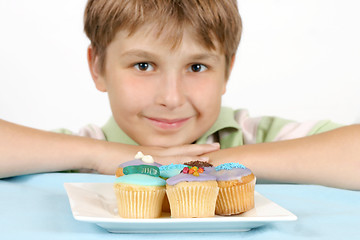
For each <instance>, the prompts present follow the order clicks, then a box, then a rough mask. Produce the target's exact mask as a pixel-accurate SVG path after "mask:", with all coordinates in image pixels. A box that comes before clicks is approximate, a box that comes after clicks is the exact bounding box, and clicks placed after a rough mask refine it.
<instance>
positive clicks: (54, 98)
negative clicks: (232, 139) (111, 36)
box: [0, 0, 360, 130]
mask: <svg viewBox="0 0 360 240" xmlns="http://www.w3.org/2000/svg"><path fill="white" fill-rule="evenodd" d="M85 3H86V1H85V0H77V1H73V0H58V1H55V0H53V1H47V0H32V1H26V0H16V1H10V0H0V34H1V35H0V118H1V119H5V120H8V121H12V122H15V123H19V124H23V125H26V126H31V127H35V128H40V129H53V128H58V127H66V128H69V129H71V130H77V129H78V128H80V127H81V126H83V125H86V124H87V123H95V124H98V125H100V126H101V125H102V124H103V123H104V122H105V121H106V120H107V119H108V117H109V116H110V114H111V113H110V108H109V106H108V103H107V96H106V94H104V93H100V92H98V91H97V90H96V89H95V87H94V85H93V83H92V80H91V77H90V74H89V72H88V66H87V62H86V48H87V45H88V44H89V41H88V40H87V38H86V36H85V34H84V33H83V30H82V27H83V24H82V17H83V11H84V6H85ZM239 8H240V13H241V15H242V18H243V23H244V31H243V38H242V42H241V44H240V48H239V52H238V55H237V59H236V63H235V67H234V71H233V73H232V75H231V78H230V82H229V85H228V89H227V93H226V94H225V96H224V99H223V105H227V106H231V107H234V108H247V109H249V111H250V114H251V115H252V116H259V115H276V116H281V117H284V118H289V119H294V120H298V121H304V120H310V119H331V120H333V121H336V122H339V123H343V124H351V123H355V122H360V94H359V90H360V44H359V43H360V14H359V11H360V1H357V0H239Z"/></svg>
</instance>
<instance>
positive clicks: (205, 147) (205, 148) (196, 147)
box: [158, 143, 220, 156]
mask: <svg viewBox="0 0 360 240" xmlns="http://www.w3.org/2000/svg"><path fill="white" fill-rule="evenodd" d="M219 149H220V144H219V143H212V144H186V145H181V146H175V147H170V148H166V149H164V150H163V151H160V152H159V153H158V155H159V156H178V155H179V156H199V155H203V154H206V153H209V152H213V151H217V150H219Z"/></svg>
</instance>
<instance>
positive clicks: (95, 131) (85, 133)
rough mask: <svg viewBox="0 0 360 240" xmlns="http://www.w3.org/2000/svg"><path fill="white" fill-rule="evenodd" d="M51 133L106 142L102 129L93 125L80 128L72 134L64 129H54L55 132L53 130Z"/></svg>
mask: <svg viewBox="0 0 360 240" xmlns="http://www.w3.org/2000/svg"><path fill="white" fill-rule="evenodd" d="M53 132H57V133H63V134H69V135H75V136H80V137H89V138H94V139H98V140H106V138H105V135H104V132H103V131H102V129H101V128H100V127H98V126H96V125H94V124H89V125H87V126H85V127H83V128H81V129H80V130H79V131H78V132H77V133H74V132H72V131H70V130H68V129H64V128H59V129H55V130H53Z"/></svg>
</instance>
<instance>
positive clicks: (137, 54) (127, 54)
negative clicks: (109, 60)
mask: <svg viewBox="0 0 360 240" xmlns="http://www.w3.org/2000/svg"><path fill="white" fill-rule="evenodd" d="M121 56H122V57H141V58H153V57H156V56H157V55H155V54H153V53H150V52H147V51H143V50H137V49H134V50H130V51H127V52H124V53H123V54H121Z"/></svg>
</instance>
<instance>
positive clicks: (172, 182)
mask: <svg viewBox="0 0 360 240" xmlns="http://www.w3.org/2000/svg"><path fill="white" fill-rule="evenodd" d="M218 191H219V188H218V185H217V182H216V177H215V176H213V175H210V174H207V173H205V172H204V170H203V169H202V168H198V167H191V168H189V167H184V168H183V170H182V172H181V173H180V174H178V175H175V176H173V177H170V178H168V179H167V180H166V193H167V197H168V199H169V203H170V209H171V217H174V218H193V217H213V216H214V215H215V204H216V198H217V194H218Z"/></svg>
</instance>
